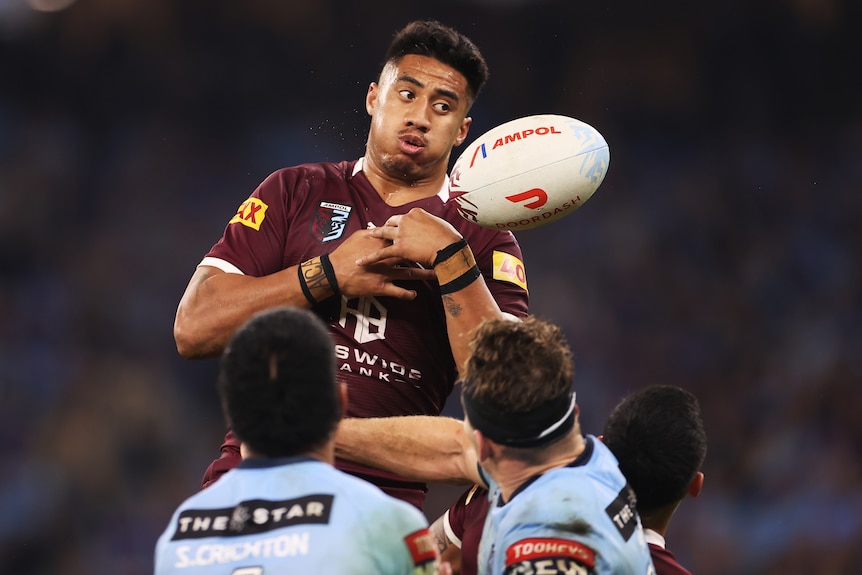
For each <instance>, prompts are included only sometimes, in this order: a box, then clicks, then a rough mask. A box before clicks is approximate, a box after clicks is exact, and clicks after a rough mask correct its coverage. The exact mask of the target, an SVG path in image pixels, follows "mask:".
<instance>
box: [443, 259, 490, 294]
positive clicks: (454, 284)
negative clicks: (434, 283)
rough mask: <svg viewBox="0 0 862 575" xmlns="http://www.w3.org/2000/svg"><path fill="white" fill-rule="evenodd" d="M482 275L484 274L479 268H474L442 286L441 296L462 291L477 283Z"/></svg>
mask: <svg viewBox="0 0 862 575" xmlns="http://www.w3.org/2000/svg"><path fill="white" fill-rule="evenodd" d="M480 275H482V272H481V271H479V266H475V265H474V266H473V267H472V268H470V269H469V270H467V271H466V272H464V273H463V274H461V275H460V276H458V277H457V278H455V279H453V280H452V281H450V282H449V283H445V284H443V285H441V286H440V294H441V295H446V294H450V293H455V292H456V291H460V290H462V289H464V288H465V287H467V286H468V285H470V284H471V283H473V282H474V281H476V280H477V279H478V278H479V276H480Z"/></svg>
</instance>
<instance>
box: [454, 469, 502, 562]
mask: <svg viewBox="0 0 862 575" xmlns="http://www.w3.org/2000/svg"><path fill="white" fill-rule="evenodd" d="M490 505H491V502H490V501H489V500H488V490H487V489H485V488H484V487H481V486H478V485H474V486H473V487H471V488H470V489H468V490H466V491H465V492H464V493H462V494H461V496H460V497H459V498H458V500H457V501H455V503H453V504H452V506H451V507H450V508H449V510H448V511H447V512H446V514H447V515H446V524H447V525H446V535H447V536H448V537H449V538H450V539H451V540H452V541H453V542H455V540H454V539H452V537H453V536H454V537H456V538H458V539H459V540H460V541H461V544H460V547H461V575H476V574H477V573H478V572H479V566H478V559H479V541H480V540H481V539H482V530H483V529H484V528H485V516H486V515H487V514H488V507H489V506H490Z"/></svg>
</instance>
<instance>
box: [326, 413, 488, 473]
mask: <svg viewBox="0 0 862 575" xmlns="http://www.w3.org/2000/svg"><path fill="white" fill-rule="evenodd" d="M335 455H336V456H337V457H340V458H342V459H347V460H349V461H355V462H357V463H362V464H364V465H369V466H371V467H376V468H378V469H382V470H384V471H389V472H391V473H396V474H398V475H400V476H402V477H405V478H407V479H411V480H413V481H434V482H442V483H467V482H470V481H473V482H476V481H478V480H479V478H478V472H477V470H476V456H475V452H474V451H473V449H472V447H471V446H470V444H469V440H468V438H467V437H466V436H465V434H464V424H463V422H461V421H460V420H457V419H452V418H448V417H432V416H421V415H415V416H404V417H381V418H351V419H345V420H343V421H342V422H341V424H340V425H339V428H338V434H337V435H336V441H335Z"/></svg>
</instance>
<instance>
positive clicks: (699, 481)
mask: <svg viewBox="0 0 862 575" xmlns="http://www.w3.org/2000/svg"><path fill="white" fill-rule="evenodd" d="M701 489H703V472H702V471H698V472H697V475H695V476H694V479H692V480H691V483H690V484H689V486H688V494H689V495H691V496H692V497H697V496H698V495H700V490H701Z"/></svg>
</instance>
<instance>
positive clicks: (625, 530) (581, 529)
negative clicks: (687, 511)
mask: <svg viewBox="0 0 862 575" xmlns="http://www.w3.org/2000/svg"><path fill="white" fill-rule="evenodd" d="M586 439H587V447H586V449H585V451H584V453H583V454H582V455H581V456H580V457H578V458H577V459H576V460H575V461H574V462H572V464H570V465H569V466H566V467H562V468H557V469H553V470H551V471H548V472H547V473H545V474H543V475H539V476H537V477H535V478H534V479H533V480H531V481H530V482H528V484H527V485H525V486H524V487H523V488H521V489H519V490H518V491H516V492H515V494H514V495H513V496H512V498H511V499H510V500H509V501H508V502H507V503H506V504H505V505H503V506H496V505H494V504H492V506H491V508H490V510H489V513H488V518H487V520H486V524H485V530H484V533H483V535H482V544H481V546H480V558H479V572H480V573H495V574H496V573H504V572H505V573H509V572H521V571H517V570H518V569H522V570H523V572H527V571H528V570H529V569H531V568H532V569H535V570H537V571H538V570H540V569H541V568H549V567H548V566H550V565H553V566H554V568H557V569H560V571H559V572H563V571H566V570H568V569H575V565H580V566H581V568H584V567H586V568H587V569H589V571H590V572H591V573H601V574H611V573H614V574H617V573H619V574H623V573H625V574H631V575H648V574H649V573H653V566H652V561H651V560H650V555H649V551H648V549H647V544H646V541H645V539H644V533H643V529H642V527H641V525H640V520H639V517H638V515H637V512H636V511H635V500H634V494H633V493H632V491H631V489H630V488H629V487H628V485H627V484H626V481H625V478H624V477H623V475H622V473H621V472H620V471H619V468H618V466H617V460H616V458H614V456H613V454H612V453H611V452H610V451H609V450H608V449H607V447H605V446H604V445H602V444H601V442H599V441H598V440H596V439H595V438H593V437H587V438H586ZM489 535H490V538H491V539H492V540H493V541H494V542H495V545H493V546H491V545H489V544H486V542H485V538H486V537H487V536H489ZM549 572H557V571H549Z"/></svg>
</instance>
